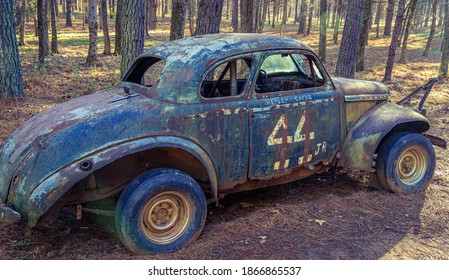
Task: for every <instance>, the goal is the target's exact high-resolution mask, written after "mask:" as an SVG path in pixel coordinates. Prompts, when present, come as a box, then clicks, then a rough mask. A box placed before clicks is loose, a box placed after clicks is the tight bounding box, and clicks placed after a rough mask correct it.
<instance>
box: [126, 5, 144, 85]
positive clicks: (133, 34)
mask: <svg viewBox="0 0 449 280" xmlns="http://www.w3.org/2000/svg"><path fill="white" fill-rule="evenodd" d="M122 17H123V19H122V22H123V26H122V28H123V29H122V30H123V33H122V60H121V64H120V76H121V77H123V75H124V74H125V72H126V71H127V70H128V68H129V67H130V64H131V62H133V61H134V59H136V57H137V56H138V55H139V54H141V53H142V52H143V45H144V37H145V28H144V25H145V1H144V0H137V1H136V0H123V14H122Z"/></svg>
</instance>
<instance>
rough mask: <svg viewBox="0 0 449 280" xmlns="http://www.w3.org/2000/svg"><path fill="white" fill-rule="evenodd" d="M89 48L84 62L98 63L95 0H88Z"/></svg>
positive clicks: (88, 63)
mask: <svg viewBox="0 0 449 280" xmlns="http://www.w3.org/2000/svg"><path fill="white" fill-rule="evenodd" d="M88 5H89V6H88V13H89V16H88V18H89V50H88V52H87V58H86V64H87V65H99V64H100V61H99V60H98V21H97V0H89V4H88Z"/></svg>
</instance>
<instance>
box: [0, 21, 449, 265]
mask: <svg viewBox="0 0 449 280" xmlns="http://www.w3.org/2000/svg"><path fill="white" fill-rule="evenodd" d="M76 24H77V25H76V26H75V27H74V28H64V27H62V25H61V28H60V34H59V50H60V54H57V55H54V56H51V57H49V58H48V60H47V61H46V67H45V69H42V68H39V67H38V64H37V63H36V61H37V38H36V37H34V36H32V34H31V33H30V34H29V35H28V36H27V37H26V39H27V43H28V44H27V45H26V46H24V47H20V53H21V61H22V67H23V69H22V71H23V76H24V80H25V97H24V98H23V99H22V100H20V101H14V102H4V101H2V102H1V103H0V105H1V106H0V148H1V146H2V145H3V143H4V141H5V140H6V138H7V137H8V135H10V134H11V133H12V132H13V131H14V130H15V129H16V128H18V127H19V126H20V125H21V124H22V123H23V122H24V121H26V120H27V119H29V118H30V117H31V116H33V115H35V114H37V113H38V112H40V111H43V110H45V109H47V108H50V107H52V106H54V105H56V104H58V103H61V102H64V101H66V100H68V99H72V98H76V97H79V96H83V95H87V94H89V93H91V92H93V91H95V90H99V89H102V88H106V87H109V86H112V85H116V84H117V83H118V80H119V64H120V59H119V57H116V56H101V57H100V61H101V63H102V66H101V67H86V66H85V65H84V62H85V58H86V55H87V48H88V33H87V28H86V29H84V30H83V29H82V27H81V24H80V23H79V22H76ZM295 29H296V27H295V26H293V25H290V26H288V29H287V33H286V35H287V36H290V37H293V38H296V39H300V40H303V41H305V42H306V43H308V44H310V45H311V47H312V48H313V49H315V50H316V49H317V45H318V34H317V31H316V30H315V31H314V32H313V33H312V34H311V35H310V36H308V37H302V36H299V35H297V34H296V30H295ZM168 30H169V25H168V22H167V21H165V22H161V23H159V26H158V30H157V31H150V35H151V36H150V38H148V39H147V40H146V48H148V47H150V46H152V45H156V44H160V43H161V42H163V41H166V40H168V32H169V31H168ZM229 30H230V28H229V27H225V28H223V29H222V31H224V32H228V31H229ZM30 32H31V26H30ZM266 32H267V33H275V34H279V31H278V28H276V29H274V30H273V29H270V28H266ZM186 34H188V31H187V30H186ZM99 35H100V38H101V33H100V34H99ZM427 35H428V33H427V32H423V33H417V34H416V33H414V34H412V35H411V36H410V41H409V51H408V55H407V62H406V63H402V64H395V66H394V70H393V81H392V82H391V83H389V84H388V86H389V87H390V89H391V91H392V100H393V101H396V100H399V99H400V98H402V97H404V96H405V95H406V94H408V93H410V92H411V91H413V90H414V89H415V88H417V87H419V86H421V85H423V84H424V83H425V82H426V81H427V80H428V79H430V78H433V77H436V76H437V75H438V66H439V59H440V55H441V53H440V52H439V44H440V43H441V41H440V39H439V36H438V35H437V38H436V39H435V40H434V46H433V48H432V50H431V53H430V55H429V57H428V58H423V57H422V51H423V46H425V42H426V40H427ZM328 38H332V36H331V34H330V33H329V36H328ZM389 43H390V39H389V38H380V39H375V34H374V32H373V33H371V34H370V41H369V45H368V47H367V51H366V70H365V71H364V72H359V73H357V76H356V78H360V79H367V80H373V81H381V80H382V78H383V73H384V69H385V62H386V57H387V51H388V45H389ZM102 48H103V47H102V43H100V46H99V52H100V53H101V51H102ZM337 55H338V45H334V44H333V43H332V42H331V41H330V40H329V41H328V48H327V69H328V70H329V71H330V72H331V74H332V73H333V72H334V71H335V64H336V60H337ZM397 57H399V54H398V55H397ZM413 106H416V104H413ZM425 108H426V109H427V112H428V113H427V116H428V118H429V120H430V122H431V131H430V133H431V134H434V135H436V136H439V137H443V138H446V139H448V138H449V137H448V136H449V133H448V132H449V128H448V127H447V126H448V124H449V83H448V81H447V80H446V81H440V82H439V83H438V84H436V85H435V87H434V89H433V91H432V94H431V96H430V97H429V100H428V102H427V103H426V105H425ZM435 149H436V154H437V169H436V172H435V176H434V178H433V180H432V183H431V185H430V186H429V188H428V189H427V190H426V191H425V192H424V193H420V194H415V195H403V196H401V195H396V194H392V193H387V192H383V191H378V190H375V189H371V188H368V187H366V186H365V185H364V182H365V180H366V178H365V176H364V175H363V174H360V173H358V172H349V171H346V170H343V171H339V174H337V176H333V175H331V174H324V175H320V176H314V177H311V178H308V179H306V180H302V181H298V182H295V183H290V184H285V185H281V186H277V187H271V188H266V189H262V190H257V191H251V192H245V193H239V194H234V195H229V196H227V197H226V198H225V199H223V200H221V201H220V206H218V207H217V206H215V205H209V208H208V218H207V222H206V225H205V228H204V231H203V233H202V234H201V236H200V237H199V239H198V240H197V241H196V242H195V243H194V244H192V245H190V246H188V247H187V248H184V249H183V250H181V251H179V252H176V253H171V254H165V255H157V256H145V257H142V256H134V255H132V254H131V253H130V252H129V251H127V250H126V248H125V247H124V246H123V245H122V244H121V243H120V241H119V239H118V237H117V235H116V233H115V230H114V221H113V220H114V219H113V217H108V216H101V215H98V216H96V215H93V214H91V215H87V214H86V215H84V219H83V220H81V221H77V220H75V217H74V216H73V214H72V213H70V212H68V211H63V212H62V213H61V215H60V217H59V218H58V220H57V221H56V222H55V223H54V224H52V225H51V226H45V227H36V228H33V229H31V230H26V229H25V228H24V225H23V224H20V225H5V224H0V259H449V215H448V213H449V188H448V186H449V163H448V160H447V159H448V158H449V151H447V150H442V149H440V148H435Z"/></svg>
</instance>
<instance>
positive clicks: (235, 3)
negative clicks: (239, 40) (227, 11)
mask: <svg viewBox="0 0 449 280" xmlns="http://www.w3.org/2000/svg"><path fill="white" fill-rule="evenodd" d="M232 30H233V31H234V32H237V31H238V30H239V0H232Z"/></svg>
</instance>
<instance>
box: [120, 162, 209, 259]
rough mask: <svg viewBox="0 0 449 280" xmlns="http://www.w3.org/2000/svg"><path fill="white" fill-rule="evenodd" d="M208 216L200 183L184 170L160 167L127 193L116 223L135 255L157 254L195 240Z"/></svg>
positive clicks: (124, 193) (123, 195)
mask: <svg viewBox="0 0 449 280" xmlns="http://www.w3.org/2000/svg"><path fill="white" fill-rule="evenodd" d="M206 214H207V203H206V198H205V196H204V193H203V191H202V189H201V188H200V186H199V185H198V183H197V182H196V181H195V180H194V179H193V178H192V177H190V176H189V175H187V174H185V173H183V172H181V171H178V170H175V169H168V168H160V169H154V170H151V171H149V172H146V173H144V174H142V175H140V176H139V177H137V178H136V179H134V180H133V181H132V182H131V183H130V184H129V186H128V187H127V188H126V189H125V190H124V191H123V193H122V194H121V196H120V198H119V201H118V203H117V209H116V214H115V223H116V229H117V233H118V236H119V237H120V239H121V241H122V242H123V244H124V245H125V246H126V247H127V248H128V249H129V250H130V251H131V252H133V253H136V254H157V253H166V252H172V251H176V250H179V249H181V248H182V247H184V246H186V245H188V244H189V243H191V242H193V241H195V240H196V239H197V238H198V236H199V235H200V233H201V231H202V229H203V227H204V223H205V221H206Z"/></svg>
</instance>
